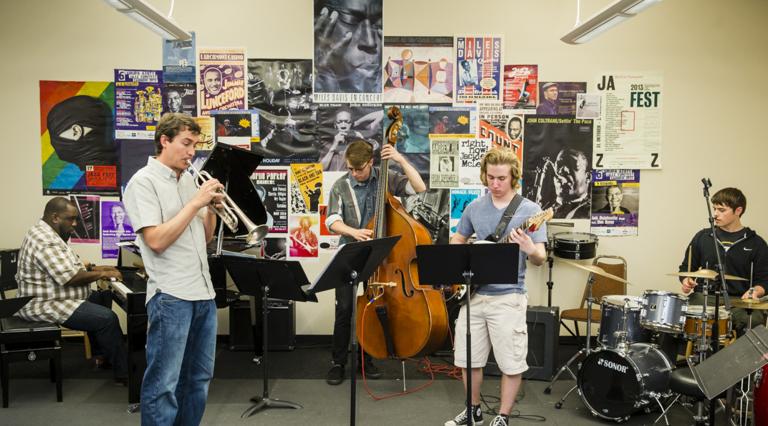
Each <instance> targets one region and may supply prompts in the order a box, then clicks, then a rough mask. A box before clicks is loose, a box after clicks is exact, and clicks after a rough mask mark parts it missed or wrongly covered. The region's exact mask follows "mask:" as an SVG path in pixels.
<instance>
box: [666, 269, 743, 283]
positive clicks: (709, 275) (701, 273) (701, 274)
mask: <svg viewBox="0 0 768 426" xmlns="http://www.w3.org/2000/svg"><path fill="white" fill-rule="evenodd" d="M667 275H670V276H673V277H689V278H704V279H705V280H713V279H715V278H717V277H718V276H719V275H720V274H718V273H717V271H713V270H711V269H699V270H698V271H693V272H673V273H671V274H667ZM725 279H726V280H733V281H749V280H748V279H746V278H741V277H737V276H735V275H728V274H725Z"/></svg>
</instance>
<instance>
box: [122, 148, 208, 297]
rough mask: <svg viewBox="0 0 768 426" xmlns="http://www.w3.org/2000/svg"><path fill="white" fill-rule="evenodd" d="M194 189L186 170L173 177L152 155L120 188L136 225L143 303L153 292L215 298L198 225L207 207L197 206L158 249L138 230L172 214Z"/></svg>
mask: <svg viewBox="0 0 768 426" xmlns="http://www.w3.org/2000/svg"><path fill="white" fill-rule="evenodd" d="M196 193H197V187H196V186H195V183H194V179H193V178H192V176H191V175H190V174H189V173H187V172H184V173H182V174H181V178H179V179H178V180H177V179H176V172H174V171H173V170H172V169H171V168H170V167H168V166H166V165H164V164H163V163H161V162H159V161H157V160H156V159H155V158H152V157H150V158H149V159H148V160H147V165H146V166H144V167H143V168H142V169H141V170H139V171H138V172H136V174H135V175H133V177H132V178H131V180H130V181H129V182H128V185H127V186H126V188H125V194H124V195H123V202H124V204H125V208H126V211H127V213H128V217H129V218H130V220H131V223H132V224H133V228H134V229H135V230H136V244H137V245H138V246H139V248H140V249H141V258H142V260H143V261H144V267H145V268H146V270H147V274H148V275H149V281H148V282H147V303H149V300H150V299H151V298H152V297H153V296H154V295H155V294H156V293H158V292H163V293H167V294H170V295H171V296H174V297H177V298H179V299H183V300H210V299H213V298H214V297H215V292H214V290H213V284H212V283H211V275H210V273H209V272H208V255H207V253H206V241H205V227H204V225H203V219H204V217H205V209H206V207H204V208H202V209H200V211H199V212H198V214H197V215H196V216H195V218H194V219H192V221H191V222H190V223H189V225H188V226H187V228H186V229H185V230H184V232H182V233H181V235H179V238H178V239H177V240H176V241H175V242H174V243H173V244H171V245H170V246H169V247H168V248H167V249H165V251H163V253H161V254H158V253H155V252H154V251H153V250H152V249H151V248H149V246H147V244H146V243H145V242H144V234H143V232H142V231H143V228H146V227H148V226H158V225H161V224H163V223H165V222H167V221H169V220H170V219H172V218H173V217H174V216H176V215H177V214H178V213H179V211H181V209H182V208H183V207H184V206H185V205H186V204H187V203H188V202H189V201H190V200H192V198H193V197H194V196H195V194H196Z"/></svg>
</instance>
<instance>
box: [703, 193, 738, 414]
mask: <svg viewBox="0 0 768 426" xmlns="http://www.w3.org/2000/svg"><path fill="white" fill-rule="evenodd" d="M701 183H702V184H704V188H703V193H704V200H705V201H706V203H707V215H708V218H709V229H710V232H712V244H714V247H715V256H716V257H717V272H718V274H720V277H719V278H720V280H719V281H720V291H721V292H722V294H723V301H724V303H725V309H727V310H729V311H730V309H731V302H730V300H729V299H728V288H727V287H726V284H725V265H724V264H723V257H722V256H721V255H720V246H719V245H718V244H717V234H716V233H715V231H716V229H715V218H714V216H713V215H712V206H711V204H710V200H709V188H710V187H711V186H712V181H711V180H709V178H702V179H701ZM719 305H720V292H718V291H717V288H715V317H714V318H713V320H712V353H715V352H717V351H718V349H719V348H718V346H719V342H720V330H718V328H719V327H718V324H717V323H718V320H719V319H720V312H719V310H720V308H719ZM702 312H703V313H704V318H702V324H706V319H705V318H706V312H707V307H706V306H704V307H703V308H702ZM704 327H706V325H704ZM715 401H716V399H713V400H712V401H710V403H709V419H710V423H712V424H713V423H714V421H715Z"/></svg>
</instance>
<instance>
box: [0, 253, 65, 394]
mask: <svg viewBox="0 0 768 426" xmlns="http://www.w3.org/2000/svg"><path fill="white" fill-rule="evenodd" d="M17 256H18V250H0V262H2V269H0V387H2V393H3V408H8V400H9V393H10V388H9V378H10V377H9V376H10V368H9V364H10V363H12V362H17V361H36V360H38V359H48V360H49V361H48V362H49V365H50V375H51V381H52V382H55V383H56V401H58V402H61V401H62V400H63V396H62V368H61V329H60V328H59V326H58V325H56V324H53V323H45V322H30V321H26V320H23V319H21V318H18V317H14V316H13V314H14V313H16V311H18V310H19V309H20V308H21V307H22V306H23V303H19V299H15V298H14V299H6V297H5V292H6V291H7V290H12V289H16V288H18V285H17V283H16V280H15V278H14V275H16V258H17Z"/></svg>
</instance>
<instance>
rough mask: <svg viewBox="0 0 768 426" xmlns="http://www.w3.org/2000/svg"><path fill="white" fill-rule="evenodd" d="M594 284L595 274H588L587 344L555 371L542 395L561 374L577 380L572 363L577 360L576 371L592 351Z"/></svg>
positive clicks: (559, 403) (558, 404)
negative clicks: (582, 359) (583, 358)
mask: <svg viewBox="0 0 768 426" xmlns="http://www.w3.org/2000/svg"><path fill="white" fill-rule="evenodd" d="M594 283H595V274H594V273H590V274H589V279H588V280H587V335H586V342H587V343H586V345H585V347H583V348H581V349H580V350H579V351H578V352H576V353H575V354H574V355H573V356H572V357H571V359H569V360H568V362H566V363H565V364H564V365H563V366H562V367H560V369H559V370H558V371H557V374H555V377H553V378H552V381H550V382H549V386H547V388H546V389H544V393H545V394H547V395H549V394H550V393H552V385H553V384H555V382H557V379H558V378H559V377H560V375H561V374H563V373H564V372H566V371H567V372H568V374H570V375H571V377H573V380H575V381H576V380H577V378H576V373H574V372H573V369H572V368H571V366H572V365H573V364H574V363H576V361H577V360H579V362H578V363H577V365H576V367H577V371H578V368H580V367H581V362H580V359H581V358H582V357H586V356H587V355H589V354H590V353H592V351H593V350H592V347H591V343H590V342H591V340H592V303H593V302H594V298H593V297H592V285H593V284H594ZM577 387H578V384H574V385H573V387H571V388H570V389H569V390H568V392H566V393H565V395H563V397H562V398H560V400H559V401H557V403H555V408H562V406H563V402H565V400H566V399H567V398H568V396H569V395H570V394H571V393H572V392H573V391H574V390H576V388H577Z"/></svg>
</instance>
